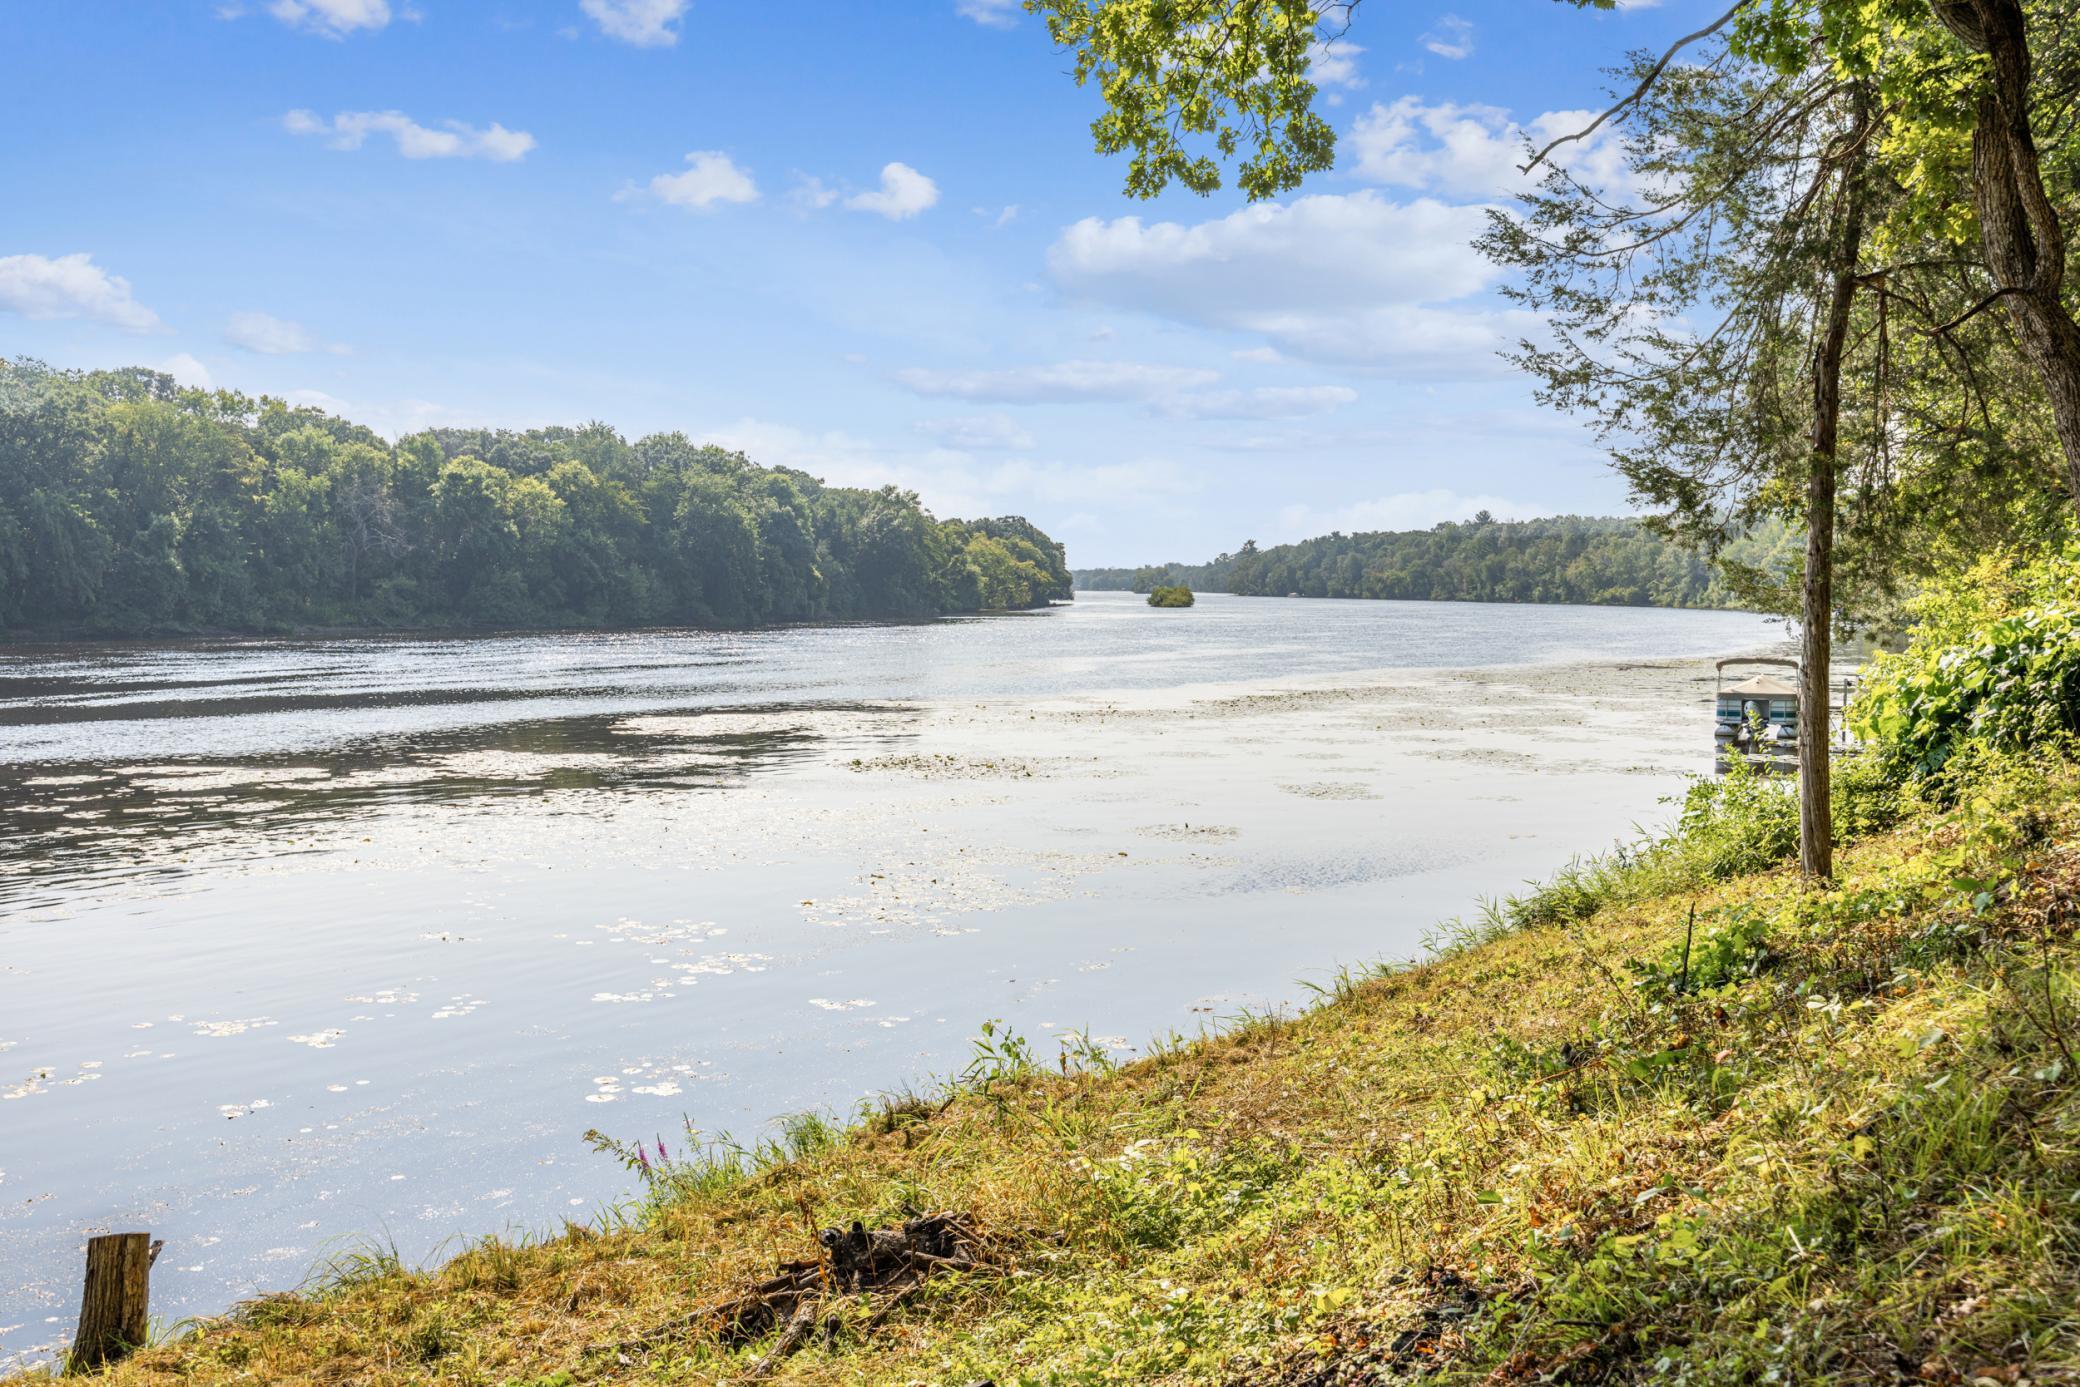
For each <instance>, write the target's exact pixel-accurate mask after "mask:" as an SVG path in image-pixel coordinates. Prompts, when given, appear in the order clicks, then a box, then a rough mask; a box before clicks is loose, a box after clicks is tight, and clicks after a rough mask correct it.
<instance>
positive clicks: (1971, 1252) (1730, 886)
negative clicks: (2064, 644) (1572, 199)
mask: <svg viewBox="0 0 2080 1387" xmlns="http://www.w3.org/2000/svg"><path fill="white" fill-rule="evenodd" d="M1949 788H1950V791H1951V793H1952V794H1953V795H1954V796H1955V800H1954V802H1952V803H1948V804H1947V805H1946V804H1938V803H1932V802H1923V801H1908V802H1906V803H1905V804H1904V805H1902V804H1899V803H1897V802H1895V800H1894V799H1893V798H1891V796H1892V792H1890V791H1889V790H1886V789H1884V788H1883V787H1881V786H1876V785H1875V784H1870V785H1864V786H1861V787H1859V786H1858V785H1857V784H1856V783H1855V782H1854V778H1853V777H1852V779H1851V784H1850V785H1849V786H1848V788H1847V789H1845V791H1844V795H1845V809H1848V810H1850V811H1852V812H1854V813H1856V814H1857V815H1859V816H1860V818H1859V819H1858V822H1859V823H1860V824H1861V825H1862V827H1863V828H1864V829H1865V830H1866V836H1865V837H1864V838H1863V840H1862V841H1861V842H1859V843H1857V844H1856V845H1854V846H1852V847H1850V848H1849V849H1848V850H1847V851H1846V853H1845V862H1844V867H1843V872H1842V876H1841V880H1840V883H1839V885H1838V887H1837V889H1835V890H1833V891H1829V892H1819V891H1814V890H1811V889H1808V888H1806V887H1804V886H1802V885H1801V884H1800V883H1799V882H1798V881H1797V880H1796V878H1795V877H1793V876H1791V875H1789V874H1787V872H1786V871H1785V870H1784V869H1782V868H1779V867H1774V866H1769V865H1766V864H1767V863H1768V862H1769V861H1770V860H1771V859H1773V858H1775V857H1777V856H1778V855H1779V854H1780V853H1781V851H1782V849H1783V847H1784V846H1785V844H1784V842H1783V838H1782V819H1781V812H1782V810H1781V805H1780V803H1779V799H1778V797H1777V796H1775V795H1774V794H1773V792H1772V791H1771V790H1770V789H1769V788H1768V787H1764V786H1759V785H1754V784H1744V783H1735V784H1734V785H1732V786H1730V787H1726V788H1724V789H1713V790H1706V791H1701V792H1699V794H1698V796H1696V797H1694V798H1693V801H1692V803H1691V804H1690V805H1689V806H1688V809H1687V812H1686V815H1685V828H1684V831H1683V832H1682V833H1681V834H1680V835H1679V836H1677V837H1676V838H1674V839H1672V840H1669V841H1666V842H1663V843H1660V844H1658V845H1647V846H1645V847H1642V848H1640V849H1636V850H1634V851H1631V852H1628V853H1624V854H1619V855H1616V856H1614V857H1613V858H1611V859H1608V860H1606V861H1605V862H1602V863H1599V864H1583V865H1581V866H1579V867H1578V868H1576V869H1575V870H1573V871H1572V872H1569V873H1566V874H1563V876H1562V877H1561V878H1559V879H1558V880H1557V881H1556V882H1555V884H1554V885H1552V886H1551V887H1549V888H1547V889H1545V890H1541V891H1539V892H1535V893H1533V894H1531V895H1529V896H1527V897H1524V898H1521V899H1518V900H1515V901H1511V902H1506V903H1503V904H1501V905H1499V906H1497V907H1496V908H1495V909H1494V910H1493V911H1492V912H1491V913H1490V916H1489V918H1488V919H1487V920H1485V921H1484V922H1482V923H1480V924H1478V925H1477V926H1475V927H1473V928H1472V929H1469V930H1467V931H1464V932H1463V933H1462V934H1461V936H1460V937H1459V938H1458V940H1457V941H1456V943H1452V944H1449V945H1448V946H1447V948H1446V949H1445V951H1444V952H1443V953H1442V955H1441V956H1440V957H1438V958H1437V959H1436V960H1435V961H1433V962H1430V963H1427V964H1425V965H1423V966H1420V967H1415V968H1409V969H1405V970H1392V971H1383V972H1380V973H1378V974H1377V975H1369V976H1353V977H1350V978H1347V979H1346V980H1344V981H1343V982H1342V983H1340V984H1339V985H1338V986H1336V987H1335V988H1333V989H1332V990H1331V992H1330V993H1329V994H1328V995H1326V996H1325V997H1324V998H1323V999H1322V1001H1321V1003H1320V1004H1319V1005H1318V1006H1317V1007H1315V1008H1314V1009H1312V1010H1311V1011H1309V1012H1307V1013H1306V1014H1304V1015H1301V1016H1298V1017H1296V1018H1276V1017H1262V1018H1246V1019H1243V1020H1240V1021H1238V1022H1237V1023H1235V1024H1233V1025H1231V1026H1230V1027H1229V1028H1228V1029H1227V1030H1226V1032H1225V1033H1223V1034H1220V1035H1218V1036H1215V1037H1212V1038H1207V1039H1202V1040H1199V1041H1196V1042H1192V1043H1185V1044H1179V1045H1176V1046H1174V1047H1172V1048H1169V1049H1166V1050H1163V1051H1162V1052H1160V1053H1157V1054H1154V1055H1152V1056H1150V1057H1149V1058H1146V1059H1144V1060H1141V1061H1140V1062H1138V1063H1135V1064H1132V1065H1129V1066H1126V1067H1124V1068H1120V1069H1117V1070H1114V1069H1111V1068H1109V1067H1107V1066H1106V1065H1105V1063H1104V1062H1103V1060H1102V1057H1100V1056H1099V1055H1097V1054H1095V1053H1089V1054H1080V1053H1077V1049H1076V1047H1075V1046H1074V1045H1073V1044H1072V1045H1071V1046H1069V1047H1067V1048H1065V1050H1064V1052H1063V1053H1062V1054H1061V1055H1059V1056H1056V1055H1052V1054H1050V1055H1044V1056H1043V1055H1037V1054H1035V1053H1034V1052H1033V1051H1032V1050H1031V1049H1030V1048H1029V1047H1027V1046H1026V1045H1025V1044H1024V1043H1022V1042H1021V1041H1019V1040H1018V1039H1017V1038H1015V1037H1009V1036H1006V1035H1004V1034H1002V1033H1001V1032H998V1033H994V1034H990V1035H986V1036H984V1037H983V1038H982V1040H981V1041H980V1042H979V1043H978V1046H977V1051H976V1057H975V1063H974V1064H973V1065H972V1066H971V1067H970V1069H969V1071H968V1073H967V1074H966V1075H965V1076H964V1077H963V1079H962V1080H961V1082H960V1083H959V1085H958V1087H957V1090H956V1091H953V1092H951V1093H949V1094H945V1095H938V1096H935V1097H933V1098H931V1099H929V1100H926V1099H912V1100H904V1101H891V1102H889V1103H888V1104H886V1105H885V1107H883V1108H881V1109H879V1110H877V1111H875V1112H874V1113H872V1114H871V1115H869V1116H868V1117H866V1119H865V1120H863V1121H861V1122H859V1123H858V1124H856V1125H853V1126H850V1127H847V1128H843V1129H840V1128H838V1127H835V1126H833V1125H829V1124H825V1123H822V1122H819V1121H816V1120H813V1119H804V1120H801V1121H799V1122H797V1123H795V1124H793V1125H792V1126H791V1127H790V1128H789V1130H788V1132H787V1134H786V1136H785V1138H784V1140H783V1141H782V1142H780V1143H779V1144H776V1145H775V1146H772V1147H769V1148H767V1149H765V1150H762V1151H757V1152H741V1151H735V1152H712V1151H711V1152H708V1153H705V1154H703V1155H701V1156H699V1157H695V1158H689V1157H687V1156H685V1155H684V1154H682V1153H678V1152H674V1153H672V1159H669V1160H666V1161H659V1160H658V1159H657V1157H656V1153H655V1152H654V1151H652V1152H649V1153H647V1155H648V1159H649V1162H650V1164H649V1168H648V1170H647V1172H645V1171H644V1168H643V1167H642V1166H640V1165H639V1166H638V1167H637V1169H638V1171H639V1173H644V1174H645V1186H646V1188H647V1189H648V1190H649V1196H648V1198H647V1199H646V1200H645V1201H644V1202H643V1203H642V1204H641V1205H639V1206H638V1207H634V1208H631V1209H629V1210H626V1211H624V1212H623V1213H622V1214H620V1215H618V1216H615V1217H612V1218H609V1219H607V1220H604V1221H602V1222H601V1223H598V1224H595V1225H593V1226H590V1227H585V1228H579V1227H572V1228H570V1229H568V1230H567V1231H566V1232H564V1233H562V1234H560V1235H557V1236H554V1237H550V1238H547V1239H545V1240H542V1241H539V1242H535V1243H529V1244H526V1245H515V1244H513V1243H510V1242H503V1241H486V1242H483V1243H481V1244H479V1245H476V1246H474V1247H472V1248H470V1249H468V1250H466V1251H465V1252H463V1253H462V1255H460V1256H458V1257H456V1258H455V1259H454V1260H452V1261H450V1262H448V1263H447V1264H446V1265H444V1266H441V1267H439V1268H437V1269H433V1270H428V1271H423V1272H414V1271H408V1270H405V1269H402V1268H400V1267H398V1266H397V1265H396V1264H395V1263H394V1261H392V1260H390V1259H387V1258H385V1257H382V1256H380V1255H371V1256H367V1257H363V1258H359V1259H356V1260H354V1261H352V1262H351V1263H350V1264H347V1265H343V1266H341V1267H339V1268H337V1269H336V1270H335V1272H334V1273H333V1274H332V1275H331V1277H330V1278H329V1280H327V1281H326V1282H325V1283H324V1284H323V1285H321V1286H317V1287H315V1288H313V1289H312V1290H310V1291H308V1292H307V1293H305V1294H301V1295H295V1296H279V1297H273V1298H270V1299H267V1300H263V1301H261V1302H259V1303H257V1304H255V1305H252V1306H249V1307H247V1308H245V1309H244V1310H242V1311H240V1312H239V1313H238V1314H236V1315H234V1316H232V1317H231V1318H229V1319H226V1320H223V1321H219V1322H211V1323H207V1324H203V1325H199V1326H188V1327H186V1332H185V1334H184V1337H180V1338H178V1339H176V1340H174V1341H173V1342H171V1343H168V1344H167V1345H165V1346H163V1347H160V1348H158V1349H155V1350H152V1351H150V1352H147V1353H145V1354H143V1355H141V1356H139V1357H138V1358H136V1359H134V1360H132V1361H131V1362H130V1363H129V1364H127V1365H125V1366H123V1367H121V1368H120V1369H118V1370H117V1371H115V1372H114V1373H112V1374H111V1376H112V1377H114V1378H115V1379H116V1380H118V1381H121V1382H125V1383H145V1382H171V1381H176V1380H178V1381H183V1382H192V1383H216V1382H296V1381H310V1382H340V1383H345V1382H369V1381H383V1382H420V1381H423V1382H455V1383H524V1384H548V1383H566V1382H585V1381H640V1382H650V1381H657V1382H711V1381H723V1380H731V1379H737V1380H741V1379H742V1378H743V1376H744V1375H745V1374H746V1373H747V1371H748V1370H749V1369H750V1367H751V1365H752V1364H754V1363H755V1362H757V1361H758V1359H759V1358H760V1357H761V1356H762V1355H763V1354H764V1353H765V1351H766V1349H767V1348H768V1347H769V1346H770V1336H767V1337H766V1338H765V1339H761V1340H754V1341H752V1342H750V1343H748V1344H743V1345H737V1346H730V1345H726V1344H724V1343H722V1342H719V1341H718V1340H717V1339H716V1338H715V1337H714V1336H713V1335H712V1334H710V1333H708V1332H706V1331H705V1330H702V1329H698V1328H695V1329H687V1330H684V1331H678V1332H674V1331H669V1330H667V1331H666V1332H663V1333H655V1331H658V1330H660V1329H662V1328H664V1327H667V1326H670V1325H671V1324H672V1323H673V1322H674V1321H675V1320H678V1319H680V1318H681V1317H683V1316H685V1315H687V1314H688V1312H689V1311H691V1310H693V1309H695V1308H696V1307H698V1306H700V1305H702V1304H705V1303H708V1302H710V1301H713V1300H715V1299H717V1298H719V1297H722V1296H723V1295H725V1294H727V1293H729V1292H731V1291H733V1290H740V1289H742V1288H744V1287H746V1286H749V1285H750V1284H752V1283H754V1282H756V1281H757V1280H758V1279H759V1278H761V1277H763V1276H765V1275H768V1274H769V1273H770V1272H771V1271H772V1269H773V1266H774V1264H775V1263H777V1262H781V1261H785V1260H788V1259H793V1258H802V1257H808V1256H812V1255H814V1253H815V1251H816V1243H815V1233H814V1230H816V1229H817V1228H820V1227H823V1226H825V1225H830V1224H839V1223H845V1222H849V1221H850V1220H851V1219H853V1218H860V1219H863V1220H865V1221H866V1222H867V1223H868V1224H869V1225H870V1226H871V1225H875V1224H891V1223H895V1222H898V1221H900V1219H901V1218H902V1217H903V1216H904V1214H905V1213H906V1211H915V1210H919V1209H957V1210H963V1211H967V1212H969V1213H971V1214H972V1215H973V1217H974V1219H975V1220H976V1221H977V1223H978V1224H979V1225H980V1226H981V1227H982V1228H983V1230H984V1231H985V1233H986V1234H987V1235H988V1237H989V1247H990V1249H991V1251H990V1254H989V1259H988V1260H989V1265H988V1267H987V1269H985V1270H979V1271H968V1272H958V1273H951V1274H946V1275H943V1276H936V1277H934V1278H933V1279H932V1280H931V1281H929V1282H928V1283H927V1284H926V1286H925V1287H924V1289H923V1291H922V1293H921V1294H919V1295H918V1296H916V1297H915V1298H913V1299H911V1300H909V1301H907V1302H906V1303H904V1304H902V1305H901V1306H900V1307H898V1308H897V1309H896V1310H895V1311H894V1312H893V1313H891V1314H889V1315H887V1317H886V1318H885V1319H883V1320H882V1321H881V1322H880V1323H878V1324H874V1325H871V1326H869V1325H868V1324H867V1323H866V1320H867V1319H868V1317H869V1314H870V1311H869V1310H868V1308H867V1306H866V1304H865V1303H864V1302H859V1301H857V1300H849V1299H848V1298H844V1297H840V1298H839V1299H838V1300H837V1301H836V1302H835V1303H834V1305H833V1313H835V1314H836V1315H837V1316H838V1317H839V1320H840V1322H841V1327H839V1328H838V1329H837V1330H836V1331H835V1332H834V1333H830V1334H824V1333H819V1334H818V1335H816V1336H815V1337H814V1338H813V1339H812V1341H811V1342H810V1343H809V1344H808V1345H807V1346H806V1347H805V1348H803V1349H802V1350H801V1351H800V1352H799V1353H797V1354H795V1355H794V1356H793V1357H791V1358H790V1359H788V1360H787V1361H786V1362H785V1364H784V1365H783V1366H781V1367H780V1369H779V1371H778V1373H777V1374H776V1376H775V1377H774V1379H773V1380H776V1381H793V1382H890V1383H912V1382H915V1383H967V1382H971V1381H974V1380H976V1379H982V1378H989V1379H993V1380H995V1381H996V1382H998V1383H1010V1382H1148V1381H1180V1382H1184V1381H1190V1382H1206V1381H1211V1382H1264V1383H1292V1384H1329V1383H1341V1382H1353V1383H1355V1382H1372V1381H1395V1380H1401V1379H1404V1378H1411V1377H1419V1376H1420V1377H1424V1378H1425V1379H1426V1380H1427V1379H1434V1380H1439V1381H1477V1380H1485V1381H1495V1382H1517V1381H1522V1382H1532V1381H1539V1380H1553V1379H1556V1378H1559V1379H1573V1380H1581V1379H1597V1380H1612V1379H1618V1380H1635V1379H1637V1380H1655V1381H1662V1380H1667V1381H1699V1382H1703V1381H1709V1382H1747V1381H1762V1380H1776V1381H1797V1382H1811V1381H1832V1380H1855V1381H1865V1380H1884V1381H1891V1380H1896V1379H1897V1378H1899V1377H1907V1378H1915V1377H1917V1376H1918V1377H1919V1378H1921V1379H1923V1380H1928V1381H1937V1382H1962V1381H1969V1380H1973V1379H1974V1378H1976V1377H1989V1376H1990V1377H1992V1378H1993V1379H1994V1380H1996V1381H2003V1382H2007V1381H2017V1380H2020V1379H2021V1378H2024V1377H2027V1378H2034V1379H2037V1380H2045V1379H2049V1378H2054V1377H2059V1376H2062V1375H2066V1374H2070V1373H2073V1372H2076V1371H2080V1316H2076V1312H2075V1308H2074V1307H2075V1298H2076V1294H2080V1221H2076V1219H2075V1213H2076V1210H2080V1148H2076V1141H2080V1102H2076V1093H2075V1089H2074V1080H2075V1071H2076V1066H2075V1061H2074V1056H2073V1054H2072V1049H2073V1047H2075V1046H2080V995H2076V986H2075V983H2076V978H2080V956H2076V950H2075V946H2074V942H2073V938H2072V931H2073V927H2074V924H2075V910H2076V902H2080V852H2076V851H2075V849H2074V848H2073V847H2071V846H2069V845H2070V844H2073V843H2075V842H2076V841H2080V781H2076V777H2075V775H2074V773H2073V772H2072V771H2071V770H2070V769H2068V768H2066V767H2064V766H2062V765H2051V764H2035V765H2027V764H2024V763H2022V762H2020V761H2017V760H2015V759H2012V758H2010V759H2008V760H2005V761H1997V762H1993V763H1990V764H1989V765H1987V766H1985V767H1981V768H1979V769H1977V770H1975V771H1974V772H1973V774H1972V776H1971V777H1970V778H1969V780H1967V779H1966V778H1965V777H1963V776H1955V777H1953V779H1952V780H1951V781H1950V782H1949ZM1889 820H1897V821H1896V822H1895V823H1893V824H1892V826H1890V827H1885V826H1884V825H1885V824H1886V823H1887V821H1889ZM1686 936H1687V937H1688V938H1689V941H1690V942H1689V944H1688V947H1687V949H1686V947H1685V939H1686ZM646 1335H649V1336H652V1337H648V1338H645V1336H646ZM637 1340H641V1342H636V1343H630V1342H629V1341H637ZM615 1345H622V1347H619V1348H615V1347H613V1346H615ZM602 1349H604V1350H605V1351H600V1350H602Z"/></svg>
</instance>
